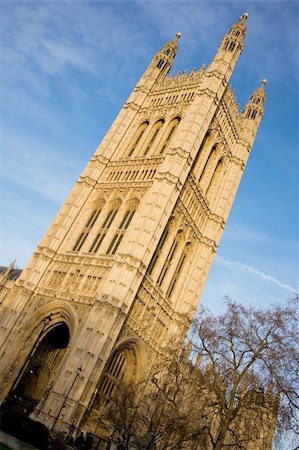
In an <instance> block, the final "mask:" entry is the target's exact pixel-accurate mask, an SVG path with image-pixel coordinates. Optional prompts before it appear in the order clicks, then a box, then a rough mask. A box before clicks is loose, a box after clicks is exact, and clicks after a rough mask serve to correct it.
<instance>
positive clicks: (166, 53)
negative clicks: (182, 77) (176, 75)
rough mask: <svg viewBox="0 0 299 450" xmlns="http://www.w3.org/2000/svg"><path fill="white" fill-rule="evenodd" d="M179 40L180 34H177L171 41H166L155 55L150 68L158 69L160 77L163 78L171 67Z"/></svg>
mask: <svg viewBox="0 0 299 450" xmlns="http://www.w3.org/2000/svg"><path fill="white" fill-rule="evenodd" d="M180 38H181V33H179V32H178V33H177V34H176V36H175V38H174V39H173V40H172V41H168V42H166V43H165V44H164V46H163V48H162V50H161V51H160V52H158V53H156V54H155V56H154V57H153V59H152V61H151V63H150V66H149V67H152V68H158V69H160V75H159V78H160V77H163V78H165V77H166V75H167V73H168V72H169V70H170V69H171V67H172V64H173V61H174V58H175V55H176V53H177V50H178V40H179V39H180Z"/></svg>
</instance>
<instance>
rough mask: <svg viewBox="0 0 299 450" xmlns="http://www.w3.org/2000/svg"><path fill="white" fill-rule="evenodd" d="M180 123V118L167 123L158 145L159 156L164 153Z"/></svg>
mask: <svg viewBox="0 0 299 450" xmlns="http://www.w3.org/2000/svg"><path fill="white" fill-rule="evenodd" d="M180 121H181V119H180V117H176V118H175V119H173V120H171V122H170V123H169V125H168V127H167V130H166V133H165V135H164V136H163V138H162V142H161V144H160V149H159V153H160V154H162V153H164V152H165V150H166V148H167V147H168V146H169V144H170V141H171V139H172V138H173V135H174V132H175V130H176V129H177V127H178V124H179V123H180Z"/></svg>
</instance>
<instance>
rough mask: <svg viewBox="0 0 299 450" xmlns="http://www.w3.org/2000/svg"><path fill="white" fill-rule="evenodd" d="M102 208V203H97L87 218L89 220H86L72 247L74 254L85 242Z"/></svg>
mask: <svg viewBox="0 0 299 450" xmlns="http://www.w3.org/2000/svg"><path fill="white" fill-rule="evenodd" d="M103 206H104V202H99V203H98V205H97V207H96V208H95V209H94V210H93V211H92V213H91V214H90V216H89V219H88V220H87V222H86V224H85V227H84V228H83V230H82V232H81V234H80V236H79V237H78V239H77V241H76V243H75V245H74V247H73V251H74V252H78V251H79V250H81V248H82V246H83V244H84V242H85V241H86V239H87V237H88V235H89V233H90V231H91V229H92V227H93V226H94V224H95V223H96V221H97V218H98V217H99V215H100V213H101V211H102V209H103Z"/></svg>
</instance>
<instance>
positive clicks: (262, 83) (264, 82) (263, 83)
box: [261, 78, 267, 86]
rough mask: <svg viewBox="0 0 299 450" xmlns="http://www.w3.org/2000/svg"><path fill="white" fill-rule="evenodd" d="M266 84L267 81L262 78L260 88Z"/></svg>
mask: <svg viewBox="0 0 299 450" xmlns="http://www.w3.org/2000/svg"><path fill="white" fill-rule="evenodd" d="M266 84H267V80H266V78H264V79H263V80H262V81H261V85H262V86H266Z"/></svg>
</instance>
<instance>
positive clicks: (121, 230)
mask: <svg viewBox="0 0 299 450" xmlns="http://www.w3.org/2000/svg"><path fill="white" fill-rule="evenodd" d="M136 209H137V204H136V202H134V203H132V204H131V205H130V206H129V207H128V209H127V211H126V213H125V215H124V217H123V219H122V221H121V222H120V225H119V227H118V230H117V232H116V233H115V235H114V236H113V238H112V241H111V243H110V245H109V247H108V250H107V254H108V255H114V254H115V253H116V251H117V249H118V247H119V244H120V243H121V241H122V239H123V237H124V234H125V232H126V230H127V228H128V227H129V225H130V223H131V220H132V219H133V216H134V214H135V211H136Z"/></svg>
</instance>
